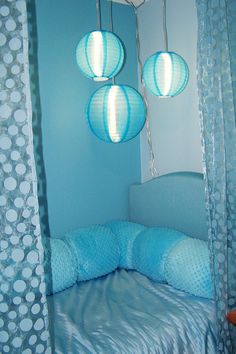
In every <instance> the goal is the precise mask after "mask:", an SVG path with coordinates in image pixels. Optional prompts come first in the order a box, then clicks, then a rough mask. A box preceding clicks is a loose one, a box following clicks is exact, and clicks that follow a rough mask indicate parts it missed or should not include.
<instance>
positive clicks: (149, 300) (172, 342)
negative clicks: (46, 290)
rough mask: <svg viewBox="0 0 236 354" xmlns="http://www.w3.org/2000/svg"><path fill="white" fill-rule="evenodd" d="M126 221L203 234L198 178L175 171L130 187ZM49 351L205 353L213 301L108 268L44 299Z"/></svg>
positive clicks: (211, 343) (211, 348) (210, 341)
mask: <svg viewBox="0 0 236 354" xmlns="http://www.w3.org/2000/svg"><path fill="white" fill-rule="evenodd" d="M130 221H132V222H135V223H139V224H143V225H146V226H147V227H153V226H157V227H159V226H160V227H168V228H173V229H176V230H179V231H181V232H184V233H186V234H187V235H188V236H191V237H195V238H199V239H205V240H206V237H207V228H206V216H205V206H204V183H203V179H202V175H200V174H195V173H177V174H171V175H166V176H163V177H159V178H157V179H155V180H153V181H150V182H147V183H144V184H142V185H135V186H132V187H131V189H130ZM48 299H49V310H50V315H51V333H52V338H53V346H54V352H55V353H57V354H77V353H78V354H90V353H91V354H92V353H94V354H95V353H96V354H110V353H112V354H113V353H120V354H122V353H124V354H129V353H130V354H145V353H147V354H151V353H159V354H169V353H170V354H172V353H174V354H179V353H181V354H183V353H186V354H204V353H207V354H213V353H215V352H216V350H215V347H216V336H215V319H214V302H213V300H211V299H206V298H204V297H199V296H195V295H192V294H189V293H187V292H184V291H181V290H177V289H176V288H174V287H172V286H171V285H168V284H165V283H159V282H157V281H153V280H152V279H150V278H148V277H147V276H145V275H143V274H140V272H137V271H133V270H126V269H119V268H118V269H116V270H114V271H113V272H111V273H110V274H107V275H105V276H102V277H99V278H96V279H92V280H87V281H82V282H77V283H76V284H74V285H73V286H71V287H69V288H68V289H66V290H64V291H60V292H58V293H56V294H54V295H51V296H49V297H48Z"/></svg>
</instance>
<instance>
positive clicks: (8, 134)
mask: <svg viewBox="0 0 236 354" xmlns="http://www.w3.org/2000/svg"><path fill="white" fill-rule="evenodd" d="M31 120H32V109H31V99H30V89H29V64H28V33H27V15H26V3H25V0H1V2H0V129H1V130H0V208H1V209H0V210H1V212H0V218H1V220H0V353H22V354H30V353H47V354H49V353H51V349H50V341H49V332H48V309H47V302H46V295H45V281H44V269H43V266H42V264H43V248H42V243H41V236H40V226H39V215H38V200H37V181H36V173H35V164H34V156H33V135H32V121H31Z"/></svg>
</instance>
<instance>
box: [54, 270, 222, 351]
mask: <svg viewBox="0 0 236 354" xmlns="http://www.w3.org/2000/svg"><path fill="white" fill-rule="evenodd" d="M48 300H49V310H50V314H51V319H52V320H51V332H52V338H53V345H54V353H57V354H95V353H96V354H115V353H119V354H123V353H124V354H129V353H130V354H146V353H147V354H152V353H155V354H156V353H160V354H169V353H170V354H175V353H176V354H178V353H180V354H184V353H186V354H204V353H207V354H213V353H215V352H216V350H215V347H216V336H215V325H214V323H215V319H214V303H213V301H211V300H207V299H204V298H200V297H196V296H193V295H190V294H187V293H184V292H182V291H178V290H176V289H174V288H172V287H171V286H169V285H166V284H160V283H157V282H153V281H151V280H150V279H148V278H147V277H145V276H143V275H141V274H140V273H137V272H134V271H125V270H117V271H116V272H114V273H111V274H109V275H107V276H105V277H102V278H98V279H95V280H90V281H87V282H81V283H79V284H76V285H74V286H73V287H71V288H69V289H67V290H65V291H62V292H60V293H57V294H55V295H52V296H49V297H48Z"/></svg>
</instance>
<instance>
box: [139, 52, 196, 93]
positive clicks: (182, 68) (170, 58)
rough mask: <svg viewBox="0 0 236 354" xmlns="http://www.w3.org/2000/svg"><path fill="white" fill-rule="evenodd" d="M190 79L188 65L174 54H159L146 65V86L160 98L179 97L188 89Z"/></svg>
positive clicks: (144, 76)
mask: <svg viewBox="0 0 236 354" xmlns="http://www.w3.org/2000/svg"><path fill="white" fill-rule="evenodd" d="M188 78H189V72H188V65H187V64H186V62H185V60H184V59H183V58H182V57H181V56H180V55H178V54H176V53H174V52H157V53H155V54H153V55H152V56H151V57H149V58H148V59H147V61H146V62H145V64H144V68H143V80H144V83H145V86H146V87H147V88H148V89H149V90H150V91H151V92H152V93H153V94H154V95H156V96H159V97H173V96H177V95H178V94H180V93H181V92H182V91H183V90H184V88H185V87H186V85H187V83H188Z"/></svg>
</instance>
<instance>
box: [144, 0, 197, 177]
mask: <svg viewBox="0 0 236 354" xmlns="http://www.w3.org/2000/svg"><path fill="white" fill-rule="evenodd" d="M139 23H140V36H141V50H142V60H143V62H144V61H145V60H146V59H147V58H148V57H149V56H150V55H151V54H153V53H154V52H156V51H158V50H163V49H164V48H163V47H164V46H163V28H162V1H157V0H148V1H147V3H146V4H145V5H143V6H142V7H140V9H139ZM167 27H168V39H169V50H173V51H176V52H177V53H179V54H180V55H182V56H183V57H184V58H185V60H186V61H187V63H188V65H189V70H190V78H189V83H188V86H187V87H186V89H185V90H184V91H183V93H181V94H180V95H179V96H177V97H175V98H170V99H158V98H157V97H156V96H154V95H152V94H148V100H149V112H150V121H151V133H152V139H153V148H154V153H155V155H156V161H157V169H158V172H159V174H161V175H162V174H166V173H170V172H177V171H194V172H201V171H202V153H201V136H200V119H199V112H198V94H197V77H196V59H197V58H196V57H197V11H196V7H195V0H178V1H176V0H168V1H167ZM148 157H149V153H148V146H147V139H146V132H145V131H143V133H142V134H141V164H142V180H143V181H145V180H147V179H150V177H151V176H150V173H149V168H148Z"/></svg>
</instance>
